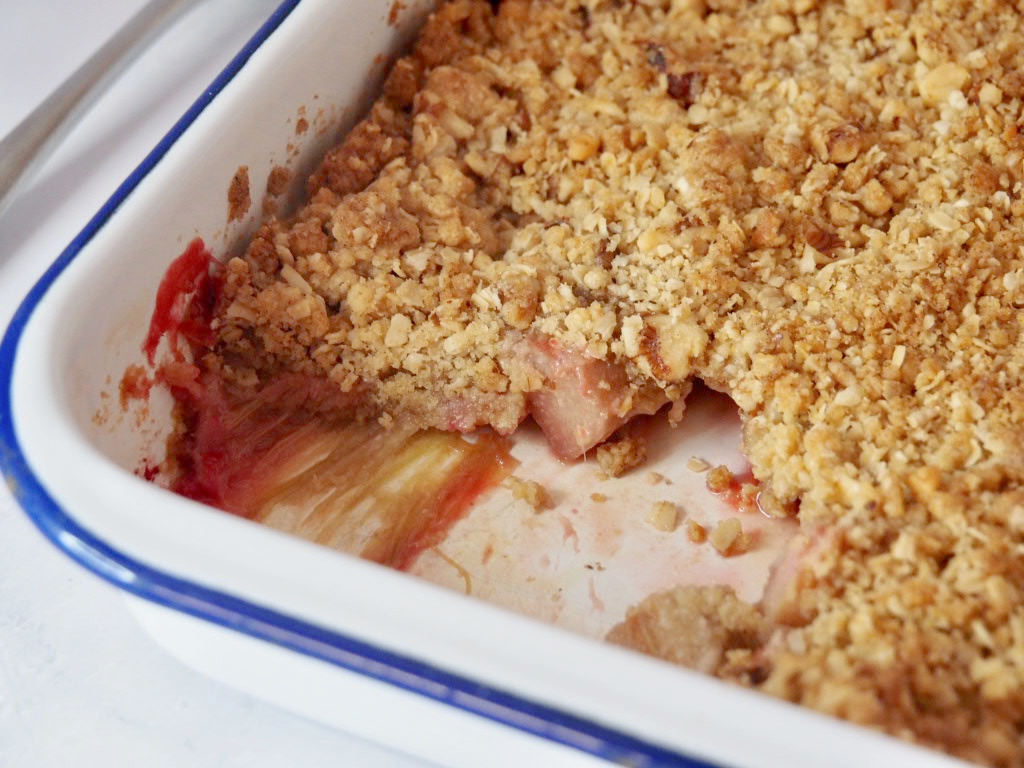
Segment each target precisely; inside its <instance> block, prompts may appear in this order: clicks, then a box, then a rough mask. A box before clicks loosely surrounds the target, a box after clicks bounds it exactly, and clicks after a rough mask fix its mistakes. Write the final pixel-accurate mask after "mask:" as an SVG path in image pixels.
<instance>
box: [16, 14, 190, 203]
mask: <svg viewBox="0 0 1024 768" xmlns="http://www.w3.org/2000/svg"><path fill="white" fill-rule="evenodd" d="M195 2H196V0H150V2H149V3H147V4H146V5H145V6H144V7H143V8H142V9H141V10H139V12H138V13H136V14H135V15H134V16H133V17H132V18H131V19H129V20H128V22H127V23H125V25H124V26H123V27H121V28H120V29H119V30H118V31H117V32H116V33H115V34H114V36H113V37H111V38H110V39H109V40H108V41H107V42H106V43H105V44H104V45H103V47H102V48H100V49H99V50H98V51H96V53H94V54H93V55H92V56H91V57H90V58H89V60H88V61H86V62H85V63H84V64H83V65H82V66H81V67H79V68H78V69H77V70H76V71H75V72H74V73H73V74H72V75H71V76H70V77H69V78H68V79H67V80H65V81H64V82H63V83H62V84H61V85H60V87H58V88H57V90H55V91H54V92H53V93H51V94H50V95H49V96H48V97H47V98H46V100H45V101H43V102H42V103H41V104H40V105H39V106H38V107H36V108H35V110H33V111H32V112H31V113H30V114H29V115H28V116H27V117H26V118H25V119H24V120H22V121H21V122H20V123H19V124H18V125H17V126H15V128H14V130H12V131H11V132H10V133H9V134H7V136H6V137H5V138H4V139H3V140H2V141H0V211H3V209H4V208H5V207H6V206H7V204H8V203H9V202H10V201H11V200H12V199H13V197H14V192H15V190H16V188H17V187H18V186H19V183H23V182H24V181H26V180H27V179H28V178H29V177H30V176H31V175H32V174H33V173H34V172H35V171H37V170H38V169H39V166H40V165H42V163H43V161H44V160H45V159H46V157H47V156H48V155H49V154H50V153H51V152H52V151H53V150H54V149H56V147H57V146H58V145H59V144H60V142H62V141H63V140H64V139H65V138H66V137H67V135H68V133H69V132H70V130H71V128H72V127H73V125H74V124H75V122H76V121H77V120H78V119H79V118H80V117H81V116H82V115H83V114H84V113H85V112H86V111H87V110H88V109H89V107H90V106H92V104H93V103H94V102H95V101H96V100H97V99H98V98H99V96H100V95H101V94H102V93H103V91H105V90H106V89H107V88H108V87H109V86H110V85H111V83H113V82H114V80H115V79H116V78H117V77H118V76H119V75H120V74H121V72H123V71H124V70H125V69H126V68H127V66H128V64H130V63H131V62H132V60H134V59H135V58H136V57H137V56H138V55H139V54H140V53H141V52H142V51H143V50H144V49H145V48H146V46H147V45H149V44H150V43H151V42H152V41H153V40H154V39H155V38H156V37H157V36H158V35H159V33H160V32H161V31H163V29H164V28H166V26H168V25H169V24H170V22H171V21H173V20H174V18H175V17H176V15H177V14H178V13H179V12H180V11H182V10H184V9H185V7H186V6H188V5H191V4H193V3H195Z"/></svg>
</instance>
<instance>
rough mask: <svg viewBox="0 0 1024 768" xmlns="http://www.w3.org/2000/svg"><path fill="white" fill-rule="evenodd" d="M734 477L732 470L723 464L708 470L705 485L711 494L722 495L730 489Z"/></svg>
mask: <svg viewBox="0 0 1024 768" xmlns="http://www.w3.org/2000/svg"><path fill="white" fill-rule="evenodd" d="M735 479H736V478H735V476H734V475H733V473H732V470H731V469H729V468H728V467H727V466H725V465H723V464H719V465H718V466H717V467H713V468H712V469H709V470H708V474H707V479H706V481H705V482H706V484H707V488H708V490H709V491H711V492H712V493H724V492H725V491H728V490H729V489H730V488H732V485H733V481H734V480H735Z"/></svg>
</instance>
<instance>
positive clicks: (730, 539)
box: [708, 517, 753, 557]
mask: <svg viewBox="0 0 1024 768" xmlns="http://www.w3.org/2000/svg"><path fill="white" fill-rule="evenodd" d="M708 541H710V542H711V546H712V547H714V548H715V550H716V551H717V552H718V554H720V555H722V556H723V557H732V556H734V555H742V554H743V553H745V552H748V551H750V547H751V545H752V544H753V539H752V537H751V536H750V534H749V533H747V532H746V531H744V530H743V524H742V523H741V522H740V521H739V518H736V517H729V518H726V519H725V520H722V521H721V522H719V523H718V525H716V526H715V527H714V529H712V531H711V535H710V536H709V537H708Z"/></svg>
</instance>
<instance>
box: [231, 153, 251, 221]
mask: <svg viewBox="0 0 1024 768" xmlns="http://www.w3.org/2000/svg"><path fill="white" fill-rule="evenodd" d="M250 205H252V197H251V195H250V194H249V166H247V165H242V166H239V167H238V170H236V171H235V175H234V176H232V177H231V183H230V184H229V185H228V221H229V222H232V221H241V220H242V219H243V218H245V214H247V213H248V212H249V206H250Z"/></svg>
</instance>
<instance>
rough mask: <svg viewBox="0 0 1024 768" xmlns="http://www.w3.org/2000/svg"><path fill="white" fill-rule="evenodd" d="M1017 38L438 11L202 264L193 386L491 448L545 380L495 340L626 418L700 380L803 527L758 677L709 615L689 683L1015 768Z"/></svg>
mask: <svg viewBox="0 0 1024 768" xmlns="http://www.w3.org/2000/svg"><path fill="white" fill-rule="evenodd" d="M1022 40H1024V28H1022V21H1021V17H1020V13H1019V11H1018V10H1017V8H1016V7H1015V6H1014V5H1013V4H1012V3H1009V2H999V1H997V0H981V2H967V1H966V0H922V1H921V2H910V0H847V2H845V3H842V2H829V1H827V0H762V1H761V2H746V1H744V2H740V0H707V1H706V2H704V1H702V0H690V1H688V2H679V1H677V2H668V1H667V0H664V1H659V0H634V1H633V2H616V1H615V0H607V1H606V2H605V1H602V2H598V1H597V0H594V1H593V2H580V0H536V2H529V0H506V1H505V2H503V3H502V4H501V5H500V7H499V10H498V12H497V15H495V14H494V13H493V11H492V8H491V5H490V4H489V3H485V2H475V1H473V0H455V2H451V3H447V4H444V5H442V6H441V8H440V9H439V11H438V12H437V13H436V14H435V16H434V17H433V18H432V20H431V21H430V23H429V24H428V25H427V27H426V28H425V30H424V32H423V34H422V35H421V37H420V40H419V42H418V44H417V46H416V49H415V50H414V52H413V53H412V54H411V55H410V56H409V57H407V58H404V59H402V60H400V61H399V62H398V63H397V64H396V65H395V67H394V70H393V72H392V74H391V76H390V77H389V79H388V81H387V83H386V85H385V87H384V90H383V95H382V96H381V98H380V99H379V100H378V101H377V103H376V104H375V105H374V107H373V109H372V110H371V112H370V114H369V116H368V117H367V119H366V120H365V121H364V122H363V123H361V124H360V125H359V126H357V128H356V129H355V130H354V131H353V132H352V133H351V135H350V136H349V138H348V139H347V140H346V141H345V142H344V143H343V144H342V145H341V146H339V147H338V148H337V149H335V150H334V151H332V152H331V153H330V154H329V155H328V157H327V159H326V160H325V162H324V163H323V165H322V166H321V168H320V170H319V171H318V172H317V173H316V174H314V176H313V178H312V180H311V182H310V186H309V189H310V201H309V203H308V204H307V205H306V206H305V207H304V208H302V209H301V210H300V211H299V212H298V214H297V215H296V216H295V217H294V219H293V220H290V221H287V222H284V221H277V220H273V221H270V222H268V223H267V224H265V225H264V226H263V228H262V229H261V231H260V232H259V234H258V236H257V237H256V238H255V240H254V241H253V243H252V245H251V246H250V247H249V249H248V251H247V252H246V253H245V255H244V256H243V257H240V258H236V259H232V260H231V261H230V262H229V263H228V265H227V270H226V274H227V282H226V286H225V293H224V305H223V308H222V312H221V315H220V326H219V328H218V332H219V343H218V345H217V347H216V349H215V350H214V352H212V353H211V354H209V355H207V357H206V358H205V359H204V364H205V365H206V366H207V367H208V368H209V369H211V370H214V371H216V372H219V374H220V375H221V376H222V378H223V379H224V380H225V381H226V382H227V383H228V384H230V385H232V386H235V387H238V388H242V389H244V388H246V387H252V386H255V385H257V383H258V382H260V381H261V380H266V379H267V378H268V377H269V376H271V375H273V374H274V373H276V372H279V371H288V372H291V373H300V374H308V375H312V376H318V377H324V378H326V379H328V380H330V381H331V382H333V383H334V384H335V385H336V387H337V388H338V389H339V391H342V392H345V393H356V394H359V395H360V397H361V400H360V408H361V410H362V412H363V414H364V415H369V416H373V417H377V416H379V415H380V414H381V413H387V414H389V415H391V416H396V415H399V414H400V415H402V416H403V417H404V418H405V419H413V420H415V421H416V422H417V423H419V424H421V425H423V426H438V427H441V428H445V429H450V428H454V429H470V428H472V427H473V426H475V425H478V424H489V425H491V426H493V427H494V428H496V429H498V430H499V431H502V432H508V431H511V430H512V429H514V428H515V427H516V426H517V425H518V424H519V422H520V421H521V420H522V418H524V416H525V415H526V414H527V413H528V412H529V409H530V405H529V404H530V402H531V400H530V399H531V398H532V397H534V396H535V395H536V393H538V392H542V391H544V389H545V388H546V387H547V386H548V385H549V384H550V381H549V380H548V378H546V374H544V372H543V371H542V370H541V369H540V367H539V366H538V365H537V364H536V361H535V360H534V359H533V358H531V356H530V354H524V353H523V348H524V347H523V345H524V340H526V341H532V342H534V343H536V340H539V339H543V340H546V341H545V343H549V344H551V345H554V346H553V347H552V348H555V349H558V350H563V351H564V350H570V351H573V352H574V353H576V354H579V355H580V356H581V358H583V359H586V360H593V361H603V362H604V363H607V364H609V367H608V368H607V369H602V374H601V375H602V376H603V377H604V378H601V379H600V381H599V385H600V384H606V385H607V384H609V382H611V384H613V385H614V387H613V388H615V389H616V390H617V391H620V392H621V393H622V398H621V399H619V400H617V401H616V403H615V408H618V409H619V410H620V411H621V413H622V414H628V413H630V412H633V411H632V410H631V409H633V408H634V407H635V406H636V405H637V403H643V404H645V406H651V407H656V406H657V405H658V404H660V403H663V402H675V403H677V410H676V411H674V412H675V413H677V414H678V413H681V411H680V410H678V407H679V406H678V403H679V401H681V399H682V397H683V396H685V393H686V392H687V391H688V389H689V386H690V383H691V381H692V379H693V378H694V377H697V378H699V379H701V380H702V381H704V382H705V383H706V384H707V385H709V386H711V387H713V388H715V389H718V390H721V391H723V392H726V393H728V394H729V395H730V396H731V397H732V398H733V399H734V400H735V401H736V403H737V404H738V406H739V408H740V410H741V414H742V418H743V424H744V450H745V453H746V455H747V457H748V458H749V460H750V463H751V466H752V470H753V473H754V476H755V477H756V478H757V479H758V481H759V482H760V483H761V484H762V488H763V489H766V490H767V491H770V493H771V499H772V501H773V504H777V508H778V509H795V508H796V506H797V505H798V506H799V517H800V520H801V524H802V526H803V527H804V528H805V529H806V530H808V531H811V532H816V531H820V530H822V529H828V530H830V531H832V535H831V536H830V537H829V538H828V544H829V546H828V547H825V548H824V549H822V550H821V551H816V556H815V557H814V558H811V559H809V560H808V561H807V562H806V563H805V564H804V567H803V568H802V570H801V569H798V574H799V576H798V578H799V580H800V581H799V583H800V584H801V592H800V610H799V611H797V612H795V613H792V614H791V615H793V616H797V617H799V619H798V620H794V621H793V622H791V623H790V624H780V625H779V626H778V627H777V628H776V637H775V638H774V639H773V640H772V641H771V642H765V643H764V645H763V646H759V645H758V644H759V643H761V642H762V641H763V637H764V636H763V634H762V633H761V631H760V630H759V629H758V630H757V631H753V632H747V631H746V629H745V628H746V627H747V624H745V623H743V622H740V624H741V625H742V627H741V628H744V629H743V632H741V634H742V635H743V637H744V638H745V640H744V643H741V644H740V646H741V647H738V648H736V649H733V650H734V651H737V652H738V651H739V650H742V651H743V652H744V653H748V654H749V653H754V652H755V651H756V652H757V653H758V654H760V655H759V659H758V665H759V666H758V670H759V672H758V674H756V675H751V674H749V667H745V666H744V665H743V664H733V663H732V662H730V661H729V659H730V658H735V656H736V654H735V653H733V656H732V657H730V656H729V652H728V650H729V648H731V647H732V641H731V640H730V639H729V638H730V637H732V635H731V634H730V632H732V630H728V631H725V634H724V635H723V631H724V630H722V631H720V630H719V629H716V628H714V627H709V628H707V631H706V632H705V634H707V635H708V638H710V639H709V640H708V642H709V646H710V647H720V648H725V649H726V650H725V651H723V652H722V653H719V654H713V655H709V656H707V657H705V656H700V657H699V658H700V661H699V666H701V667H702V668H706V669H708V670H709V671H713V672H716V673H718V674H720V675H722V676H724V677H727V678H730V679H737V680H740V681H742V682H745V683H748V684H751V685H756V686H757V687H758V688H759V689H760V690H763V691H767V692H769V693H772V694H774V695H777V696H780V697H783V698H786V699H789V700H791V701H795V702H799V703H801V704H804V705H807V706H811V707H814V708H816V709H819V710H821V711H824V712H827V713H830V714H834V715H837V716H840V717H844V718H847V719H850V720H852V721H855V722H859V723H863V724H866V725H869V726H872V727H876V728H879V729H883V730H886V731H888V732H890V733H892V734H895V735H898V736H900V737H904V738H912V739H915V740H917V741H919V742H921V743H923V744H927V745H932V746H936V747H939V748H943V749H946V750H948V751H950V752H952V753H954V754H957V755H959V756H961V757H964V758H966V759H969V760H975V761H979V762H984V763H989V764H993V765H1022V764H1024V748H1022V746H1021V726H1020V723H1021V722H1024V557H1022V555H1024V461H1022V459H1021V455H1022V454H1021V451H1020V446H1021V445H1022V444H1024V386H1022V384H1024V382H1022V380H1021V379H1022V376H1024V339H1022V336H1021V320H1020V319H1019V318H1020V308H1021V307H1024V199H1022V192H1024V136H1022V135H1021V133H1020V129H1019V126H1020V125H1021V123H1022V110H1024V76H1022V75H1021V72H1024V45H1022ZM615 372H621V378H620V379H619V378H615V377H614V376H613V375H612V374H613V373H615ZM605 374H607V375H605ZM441 393H444V394H441ZM345 399H351V398H345ZM649 410H650V408H648V411H649ZM637 412H641V411H637ZM713 472H714V471H712V473H709V481H710V478H711V474H713ZM695 525H696V524H692V525H688V534H689V535H690V536H691V538H692V537H693V536H694V535H695V534H694V531H696V530H697V528H696V527H694V526H695ZM705 598H706V600H705ZM673 599H674V600H676V601H677V602H678V601H682V602H684V603H685V602H687V601H689V602H690V603H692V602H693V599H695V598H692V597H691V596H685V600H684V598H683V597H676V598H673ZM716 599H717V600H718V602H719V604H720V606H723V607H727V606H730V605H732V606H734V603H733V602H731V599H730V598H728V597H726V596H725V595H724V594H719V593H714V594H712V595H711V596H710V597H708V596H706V595H705V596H702V597H700V601H704V602H706V603H707V604H708V605H710V604H711V603H714V602H715V600H716ZM704 602H702V603H701V606H699V610H696V609H692V607H691V608H685V607H684V608H680V609H679V610H676V609H675V608H672V607H671V606H669V608H657V607H656V608H653V609H652V610H654V611H656V612H657V613H656V615H654V620H656V622H657V623H664V622H668V623H669V624H672V623H673V622H675V621H676V619H677V618H678V617H679V616H685V615H686V614H688V613H693V612H694V610H696V613H697V614H699V615H702V616H707V615H710V614H709V611H708V610H705V609H706V608H707V605H705V604H704ZM734 607H735V606H734ZM638 611H639V613H637V614H635V615H634V618H633V621H634V622H641V619H640V618H638V617H639V616H641V615H642V613H643V609H638ZM768 618H772V617H768ZM709 620H710V619H709ZM751 622H753V620H751ZM628 623H629V622H628V621H627V624H628ZM753 623H756V622H753ZM676 626H685V624H684V625H676ZM701 631H702V632H704V630H701ZM670 634H671V633H670ZM627 635H628V633H623V634H620V635H618V636H617V637H616V639H619V640H623V641H625V642H628V643H630V644H632V645H634V646H637V647H642V648H644V649H645V650H648V651H651V652H655V653H659V654H661V655H665V656H666V657H668V658H675V659H677V660H680V661H684V662H686V663H694V662H693V661H692V658H693V656H694V655H693V654H692V653H690V652H688V651H685V650H684V651H679V649H677V648H674V647H672V645H671V643H668V644H662V645H658V646H657V647H648V646H644V645H643V644H638V643H637V642H633V641H632V640H631V639H630V638H635V635H628V636H627ZM675 636H676V638H677V642H679V643H684V644H685V643H690V642H691V641H690V640H688V639H687V638H689V637H691V635H690V634H688V633H686V632H676V633H675ZM723 636H724V637H726V640H725V641H724V643H723V641H721V638H722V637H723ZM692 637H698V638H699V637H703V635H700V634H699V633H698V635H692ZM747 640H749V642H747ZM755 646H756V648H755ZM712 656H713V658H712ZM744 670H745V671H744Z"/></svg>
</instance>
